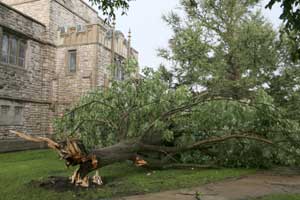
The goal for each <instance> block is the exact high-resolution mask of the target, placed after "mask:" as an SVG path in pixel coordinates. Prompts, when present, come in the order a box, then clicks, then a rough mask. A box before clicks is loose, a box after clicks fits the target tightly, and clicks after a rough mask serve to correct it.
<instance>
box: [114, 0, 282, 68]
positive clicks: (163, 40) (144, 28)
mask: <svg viewBox="0 0 300 200" xmlns="http://www.w3.org/2000/svg"><path fill="white" fill-rule="evenodd" d="M267 2H268V0H262V3H261V6H260V7H261V8H262V11H263V14H264V16H265V17H266V18H267V19H268V20H269V21H270V22H272V23H273V24H274V27H278V26H279V25H280V23H281V21H280V20H279V15H280V13H281V8H280V7H279V6H275V7H273V9H272V10H269V9H264V5H266V4H267ZM178 6H179V0H136V1H133V2H132V3H130V8H129V10H128V13H127V15H125V16H124V15H123V16H121V15H120V14H118V15H117V20H116V28H117V29H118V30H121V31H122V32H123V33H124V34H125V35H126V36H127V35H128V31H129V29H131V32H132V46H133V47H134V48H135V49H136V50H137V51H139V63H140V66H141V67H145V66H147V67H153V68H157V67H159V65H160V63H164V60H163V59H162V58H160V57H158V56H157V49H158V48H164V47H167V46H168V41H169V39H170V38H171V35H172V32H171V30H170V28H169V27H168V26H167V25H166V24H165V22H164V21H163V20H162V15H163V14H168V13H169V12H170V11H171V10H174V9H178Z"/></svg>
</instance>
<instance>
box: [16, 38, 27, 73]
mask: <svg viewBox="0 0 300 200" xmlns="http://www.w3.org/2000/svg"><path fill="white" fill-rule="evenodd" d="M25 52H26V44H25V42H24V41H22V40H20V41H19V57H18V65H19V66H20V67H24V66H25Z"/></svg>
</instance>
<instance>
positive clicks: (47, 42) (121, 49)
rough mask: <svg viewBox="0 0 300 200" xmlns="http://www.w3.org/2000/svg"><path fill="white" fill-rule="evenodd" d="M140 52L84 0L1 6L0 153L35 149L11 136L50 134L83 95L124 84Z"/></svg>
mask: <svg viewBox="0 0 300 200" xmlns="http://www.w3.org/2000/svg"><path fill="white" fill-rule="evenodd" d="M128 57H132V58H135V59H138V52H137V51H136V50H134V49H133V48H131V46H130V37H129V39H126V38H125V36H124V35H123V34H122V33H121V32H120V31H115V30H114V27H111V26H109V25H107V24H105V23H104V21H103V20H102V19H101V18H99V16H98V13H97V12H96V11H95V10H93V9H92V8H91V7H90V6H89V5H88V4H86V3H85V2H84V1H83V0H0V152H4V151H13V150H21V149H28V148H34V147H39V146H36V144H33V143H30V142H26V141H23V140H20V139H18V138H16V137H15V136H14V135H11V134H9V130H19V131H23V132H27V133H30V134H33V135H41V136H47V135H50V134H51V133H52V127H51V121H52V120H53V117H54V116H56V115H58V114H60V113H63V112H64V110H65V109H66V108H68V107H69V106H70V105H71V104H72V103H74V102H76V101H77V100H78V98H79V97H80V96H81V95H83V94H84V93H86V92H88V91H89V90H91V89H94V88H97V87H103V86H104V87H106V86H107V85H108V82H109V80H110V78H118V79H122V78H123V77H122V67H120V66H121V65H118V66H119V67H118V68H117V69H116V70H115V71H114V72H112V71H111V70H110V69H111V68H110V67H109V66H111V64H112V63H122V61H123V60H124V59H126V58H128Z"/></svg>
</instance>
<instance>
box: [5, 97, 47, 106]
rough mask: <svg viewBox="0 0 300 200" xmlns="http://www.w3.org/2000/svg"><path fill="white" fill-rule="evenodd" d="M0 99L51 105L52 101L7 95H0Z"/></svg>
mask: <svg viewBox="0 0 300 200" xmlns="http://www.w3.org/2000/svg"><path fill="white" fill-rule="evenodd" d="M0 99H3V100H10V101H17V102H25V103H36V104H46V105H51V104H52V102H50V101H42V100H34V99H24V98H16V97H7V96H0Z"/></svg>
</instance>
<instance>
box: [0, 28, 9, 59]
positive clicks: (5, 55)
mask: <svg viewBox="0 0 300 200" xmlns="http://www.w3.org/2000/svg"><path fill="white" fill-rule="evenodd" d="M1 44H2V48H1V61H2V62H4V63H8V36H7V35H6V34H4V35H3V36H2V43H1Z"/></svg>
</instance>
